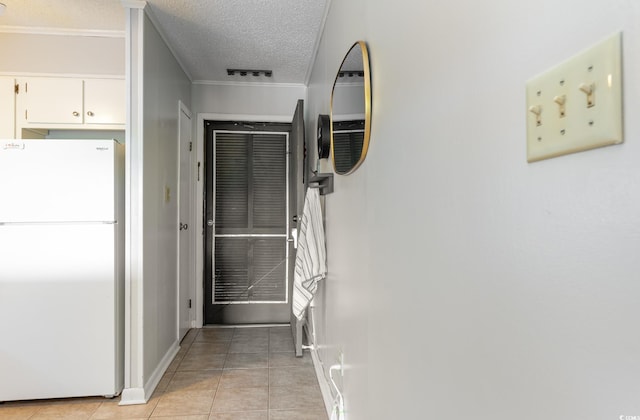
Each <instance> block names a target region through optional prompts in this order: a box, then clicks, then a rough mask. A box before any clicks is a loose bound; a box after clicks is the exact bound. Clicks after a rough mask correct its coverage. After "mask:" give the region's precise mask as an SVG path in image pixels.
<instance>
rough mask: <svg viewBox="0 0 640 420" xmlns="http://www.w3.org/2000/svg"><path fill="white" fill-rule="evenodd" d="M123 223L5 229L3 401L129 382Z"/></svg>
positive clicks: (0, 310)
mask: <svg viewBox="0 0 640 420" xmlns="http://www.w3.org/2000/svg"><path fill="white" fill-rule="evenodd" d="M117 229H118V226H117V225H108V224H92V225H86V224H85V225H53V226H32V225H16V226H14V225H4V226H0V337H1V339H0V372H2V374H1V375H0V401H12V400H23V399H40V398H62V397H76V396H89V395H116V394H118V393H119V392H120V391H121V390H122V386H123V381H122V378H123V366H122V357H123V346H122V342H123V340H122V332H123V314H122V299H123V283H122V276H121V274H120V271H121V270H120V269H119V268H118V264H117V263H118V258H119V257H118V255H119V254H118V253H117V252H116V242H117V240H116V238H117V237H118V236H117V235H116V232H117Z"/></svg>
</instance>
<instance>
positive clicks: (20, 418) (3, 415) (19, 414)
mask: <svg viewBox="0 0 640 420" xmlns="http://www.w3.org/2000/svg"><path fill="white" fill-rule="evenodd" d="M5 404H6V405H2V404H0V419H2V420H26V419H28V418H30V417H31V416H33V415H34V414H35V413H36V412H37V411H38V410H39V409H40V406H38V405H23V404H11V403H9V404H7V403H5Z"/></svg>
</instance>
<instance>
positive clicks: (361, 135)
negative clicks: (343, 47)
mask: <svg viewBox="0 0 640 420" xmlns="http://www.w3.org/2000/svg"><path fill="white" fill-rule="evenodd" d="M370 132H371V78H370V73H369V53H368V51H367V45H366V44H365V43H364V41H358V42H356V43H355V44H353V46H352V47H351V49H350V50H349V52H348V53H347V55H346V56H345V57H344V60H343V61H342V64H341V65H340V70H338V74H337V75H336V80H335V82H334V83H333V91H332V92H331V160H332V161H333V167H334V169H335V171H336V173H337V174H339V175H348V174H350V173H352V172H354V171H355V170H356V169H358V167H359V166H360V165H361V164H362V162H363V161H364V159H365V157H366V156H367V150H368V148H369V136H370Z"/></svg>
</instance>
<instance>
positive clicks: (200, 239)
mask: <svg viewBox="0 0 640 420" xmlns="http://www.w3.org/2000/svg"><path fill="white" fill-rule="evenodd" d="M291 119H292V117H291V116H286V115H248V114H220V113H207V112H203V113H198V115H197V117H196V139H195V143H196V162H197V164H196V166H197V180H196V193H195V200H194V202H195V203H198V205H196V206H195V207H196V215H195V219H194V220H195V223H194V224H193V227H194V232H195V229H197V230H198V232H197V234H194V236H195V238H196V239H195V241H196V245H195V251H196V252H195V257H196V264H195V273H196V275H195V286H196V289H195V305H194V307H195V325H194V328H202V326H203V324H204V206H203V205H202V203H204V135H205V133H204V122H205V120H211V121H254V122H258V121H260V122H276V123H278V122H281V123H290V122H291Z"/></svg>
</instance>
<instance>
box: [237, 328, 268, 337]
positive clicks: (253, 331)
mask: <svg viewBox="0 0 640 420" xmlns="http://www.w3.org/2000/svg"><path fill="white" fill-rule="evenodd" d="M267 337H269V328H266V327H249V328H236V329H235V331H234V333H233V339H234V340H235V339H237V338H263V339H264V338H267Z"/></svg>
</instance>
